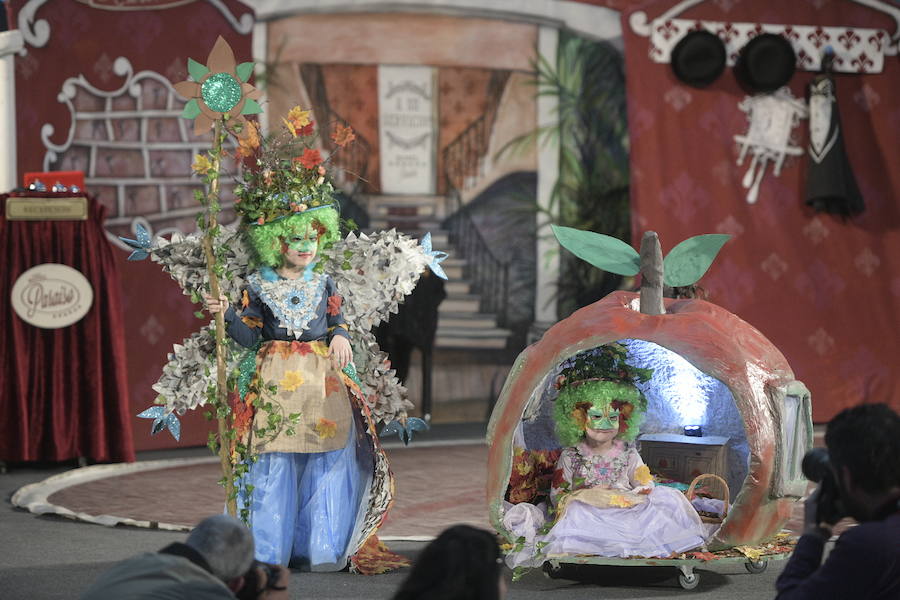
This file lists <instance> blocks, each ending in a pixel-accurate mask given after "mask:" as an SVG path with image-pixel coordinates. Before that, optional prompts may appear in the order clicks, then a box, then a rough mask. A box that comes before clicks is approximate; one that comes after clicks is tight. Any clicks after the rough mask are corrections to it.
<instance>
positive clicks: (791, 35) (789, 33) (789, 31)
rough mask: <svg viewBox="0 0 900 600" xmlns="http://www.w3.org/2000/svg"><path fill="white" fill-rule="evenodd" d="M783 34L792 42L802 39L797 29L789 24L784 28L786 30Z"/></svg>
mask: <svg viewBox="0 0 900 600" xmlns="http://www.w3.org/2000/svg"><path fill="white" fill-rule="evenodd" d="M781 35H783V36H784V37H786V38H787V39H789V40H790V41H792V42H797V41H799V40H800V34H799V33H798V32H797V30H796V29H794V28H793V27H791V26H790V25H787V26H786V27H785V28H784V31H783V32H782V33H781Z"/></svg>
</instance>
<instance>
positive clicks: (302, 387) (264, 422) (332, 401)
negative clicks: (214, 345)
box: [250, 340, 352, 453]
mask: <svg viewBox="0 0 900 600" xmlns="http://www.w3.org/2000/svg"><path fill="white" fill-rule="evenodd" d="M256 378H257V381H256V383H257V389H258V390H259V396H258V398H257V399H256V400H255V402H254V404H255V408H256V414H255V415H254V417H253V428H252V430H251V433H250V445H251V448H252V449H253V451H254V452H258V453H261V452H298V453H313V452H328V451H331V450H338V449H340V448H343V447H344V446H345V445H346V444H347V439H348V437H349V435H350V426H351V419H352V413H351V410H352V409H351V406H350V398H349V396H348V394H347V388H346V387H345V386H344V383H343V381H342V378H341V374H340V372H339V371H338V370H337V369H336V368H335V367H334V365H333V364H332V361H331V358H330V357H329V356H328V347H327V346H326V345H325V343H324V342H296V341H294V342H289V341H280V340H275V341H269V342H265V343H264V344H263V345H262V346H261V347H260V349H259V352H258V353H257V355H256ZM292 415H299V417H296V416H295V417H294V419H292V418H291V417H292ZM291 430H292V431H291ZM261 431H262V433H260V432H261Z"/></svg>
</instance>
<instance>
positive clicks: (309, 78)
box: [300, 63, 372, 198]
mask: <svg viewBox="0 0 900 600" xmlns="http://www.w3.org/2000/svg"><path fill="white" fill-rule="evenodd" d="M300 77H301V79H302V80H303V83H304V85H305V86H306V90H307V93H308V94H309V99H310V102H312V104H313V111H314V112H315V114H316V116H317V117H318V119H319V120H320V121H321V123H320V126H319V131H320V132H321V136H322V137H321V140H322V146H323V147H324V148H325V149H326V150H327V151H328V152H329V153H330V154H331V155H332V156H333V157H334V158H332V164H333V165H334V166H335V167H336V168H337V171H338V173H337V174H336V176H335V183H336V184H337V185H338V186H339V187H340V188H341V189H342V190H344V192H346V193H347V195H348V196H349V197H351V198H353V196H355V195H356V194H357V192H359V190H360V188H361V187H362V186H363V185H364V184H365V183H366V175H367V172H368V169H369V157H370V156H371V154H372V146H371V144H369V141H368V140H367V139H366V138H364V137H363V136H362V135H361V134H360V133H359V132H358V131H356V130H354V134H355V135H356V139H355V140H354V141H353V142H352V143H350V144H348V145H347V146H345V147H343V148H338V147H337V145H336V144H335V143H334V141H333V140H332V139H331V134H332V133H333V132H334V130H335V128H336V126H337V125H341V126H343V127H350V123H349V122H348V121H347V119H345V118H344V117H342V116H341V115H339V114H338V113H336V112H335V111H334V110H333V109H332V108H331V103H330V102H328V92H327V90H326V89H325V78H324V76H323V75H322V67H321V65H318V64H312V63H309V64H304V65H301V67H300ZM323 124H324V126H323Z"/></svg>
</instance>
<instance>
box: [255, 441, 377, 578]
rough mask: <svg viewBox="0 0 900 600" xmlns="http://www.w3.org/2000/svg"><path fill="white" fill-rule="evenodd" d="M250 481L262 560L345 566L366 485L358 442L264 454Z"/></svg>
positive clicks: (327, 567)
mask: <svg viewBox="0 0 900 600" xmlns="http://www.w3.org/2000/svg"><path fill="white" fill-rule="evenodd" d="M350 439H351V440H352V439H353V432H352V431H351V435H350ZM247 482H248V483H249V484H251V485H253V492H252V503H251V506H250V525H251V530H252V531H253V540H254V543H255V544H256V558H257V560H261V561H264V562H268V563H275V564H281V565H287V564H288V562H289V561H290V560H291V559H292V558H293V559H299V560H301V561H304V562H308V563H309V564H310V566H311V568H312V569H314V570H339V569H341V568H343V567H344V565H345V564H346V560H347V551H348V548H347V546H348V544H349V542H350V537H351V535H352V534H353V530H354V526H355V525H356V521H357V516H358V513H359V509H360V495H361V493H362V489H361V488H362V486H363V477H361V474H360V470H359V465H358V460H357V457H356V448H355V444H352V443H348V444H347V445H346V446H345V447H344V448H342V449H340V450H333V451H331V452H318V453H315V454H295V453H289V452H269V453H265V454H261V455H260V456H259V459H258V460H257V462H256V463H254V464H253V465H252V466H251V467H250V472H249V474H248V475H247ZM316 567H319V569H316Z"/></svg>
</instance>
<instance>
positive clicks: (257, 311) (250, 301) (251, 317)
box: [225, 287, 264, 348]
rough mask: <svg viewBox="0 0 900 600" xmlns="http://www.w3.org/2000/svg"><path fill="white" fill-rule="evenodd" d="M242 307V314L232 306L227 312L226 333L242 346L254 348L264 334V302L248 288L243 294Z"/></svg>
mask: <svg viewBox="0 0 900 600" xmlns="http://www.w3.org/2000/svg"><path fill="white" fill-rule="evenodd" d="M241 306H242V310H241V312H240V314H238V312H237V311H236V310H235V309H234V307H231V306H229V307H228V310H226V311H225V323H226V331H227V332H228V335H230V336H231V337H232V339H234V341H236V342H237V343H238V344H240V345H241V346H243V347H245V348H253V347H254V346H255V345H256V342H257V340H259V335H260V333H261V332H262V327H263V318H264V315H263V301H262V300H261V299H260V297H259V296H258V295H257V294H256V292H254V291H253V288H252V287H247V288H245V289H244V291H243V292H242V294H241Z"/></svg>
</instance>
